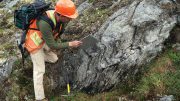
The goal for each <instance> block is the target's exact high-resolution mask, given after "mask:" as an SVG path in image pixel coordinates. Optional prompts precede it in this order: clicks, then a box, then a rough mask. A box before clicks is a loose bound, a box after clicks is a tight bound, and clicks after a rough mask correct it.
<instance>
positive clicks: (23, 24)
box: [14, 1, 54, 67]
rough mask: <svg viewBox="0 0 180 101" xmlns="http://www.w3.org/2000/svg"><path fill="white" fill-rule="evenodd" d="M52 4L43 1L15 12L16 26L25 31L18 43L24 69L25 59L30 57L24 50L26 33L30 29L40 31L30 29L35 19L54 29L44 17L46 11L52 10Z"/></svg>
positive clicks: (23, 6) (27, 5) (52, 24)
mask: <svg viewBox="0 0 180 101" xmlns="http://www.w3.org/2000/svg"><path fill="white" fill-rule="evenodd" d="M50 5H51V3H45V2H41V1H35V2H34V3H31V4H25V5H22V6H21V7H20V8H19V9H17V10H15V11H14V25H15V26H16V27H17V28H19V29H21V30H23V33H22V35H21V40H20V42H19V43H18V48H19V49H20V51H21V55H22V64H23V67H24V58H26V57H27V56H28V54H29V53H28V52H27V50H26V49H25V48H24V46H23V44H24V42H25V38H26V33H27V31H28V30H29V29H31V30H38V29H33V28H29V26H30V25H31V24H32V21H33V20H34V19H42V20H44V21H46V22H47V23H49V24H50V26H51V28H52V29H53V28H54V23H53V22H52V21H51V20H50V19H49V18H48V17H47V16H45V15H44V13H45V11H47V10H50Z"/></svg>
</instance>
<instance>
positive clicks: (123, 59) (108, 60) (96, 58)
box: [59, 0, 177, 93]
mask: <svg viewBox="0 0 180 101" xmlns="http://www.w3.org/2000/svg"><path fill="white" fill-rule="evenodd" d="M162 1H163V0H156V1H155V0H142V1H141V2H140V1H138V0H137V1H134V2H133V3H132V4H130V5H129V6H126V7H123V8H121V9H119V10H118V11H117V12H115V13H114V14H113V15H111V16H110V17H109V19H108V20H107V21H106V22H105V23H104V24H103V25H102V27H101V28H100V29H99V31H98V32H97V33H95V34H94V37H95V38H96V39H97V40H98V41H99V42H98V44H97V46H96V47H92V46H89V49H87V50H81V49H79V50H78V51H77V53H72V52H69V53H67V52H66V53H64V58H63V59H64V61H61V62H60V63H59V65H60V66H61V72H60V73H62V72H63V70H64V69H67V68H68V69H69V73H70V75H69V77H70V80H71V82H72V83H73V87H74V88H79V89H82V90H86V91H87V92H91V93H93V92H99V91H104V90H107V89H110V88H111V87H113V86H115V85H116V84H117V83H120V82H123V81H124V80H125V79H126V78H128V77H129V76H133V75H135V74H136V73H137V72H138V69H139V68H138V67H140V66H141V65H142V64H146V63H147V62H149V61H151V60H152V59H153V58H154V57H156V56H157V54H158V53H159V52H161V51H162V48H163V42H164V41H165V39H167V38H168V36H169V32H170V31H171V30H172V28H173V27H174V26H175V24H176V22H177V21H176V15H171V16H170V15H169V11H167V9H164V8H163V7H161V4H162V3H163V4H166V2H162ZM167 3H172V2H170V0H168V2H167ZM61 76H63V75H61ZM59 80H60V79H59ZM61 80H62V79H61ZM59 85H61V83H60V84H59Z"/></svg>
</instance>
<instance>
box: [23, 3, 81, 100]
mask: <svg viewBox="0 0 180 101" xmlns="http://www.w3.org/2000/svg"><path fill="white" fill-rule="evenodd" d="M46 15H47V16H48V17H49V18H50V19H51V21H52V22H53V23H54V25H55V27H54V28H51V25H50V24H49V23H47V22H46V21H44V20H42V19H40V20H37V19H36V20H34V21H33V22H32V24H31V25H30V28H35V29H36V28H38V29H39V30H28V32H27V36H26V40H25V47H26V49H27V50H28V51H29V52H30V56H31V59H32V62H33V81H34V92H35V99H36V100H37V101H48V100H47V99H46V98H45V94H44V87H43V75H44V73H45V61H46V62H51V63H55V62H56V61H57V60H58V57H57V55H56V54H55V53H54V52H52V50H54V49H55V50H58V49H61V48H68V47H79V46H80V45H81V44H82V42H81V41H77V40H75V41H70V42H61V43H58V42H57V40H58V39H57V38H58V36H59V35H58V34H59V33H62V31H63V27H64V26H63V25H64V23H67V22H69V21H70V20H71V19H75V18H76V17H77V16H78V13H77V10H76V7H75V5H74V3H73V2H72V1H71V0H59V1H58V2H57V3H56V6H55V10H49V11H46ZM58 25H59V26H58ZM57 26H58V30H57Z"/></svg>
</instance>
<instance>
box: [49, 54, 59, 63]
mask: <svg viewBox="0 0 180 101" xmlns="http://www.w3.org/2000/svg"><path fill="white" fill-rule="evenodd" d="M57 61H58V57H57V56H54V57H53V59H52V60H51V61H50V62H51V63H56V62H57Z"/></svg>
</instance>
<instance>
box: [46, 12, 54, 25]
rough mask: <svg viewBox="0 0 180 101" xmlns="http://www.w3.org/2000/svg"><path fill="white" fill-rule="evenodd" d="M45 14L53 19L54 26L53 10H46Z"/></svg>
mask: <svg viewBox="0 0 180 101" xmlns="http://www.w3.org/2000/svg"><path fill="white" fill-rule="evenodd" d="M46 14H47V16H48V17H49V18H50V19H51V20H52V21H53V23H54V26H56V18H55V16H54V10H48V11H46Z"/></svg>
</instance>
